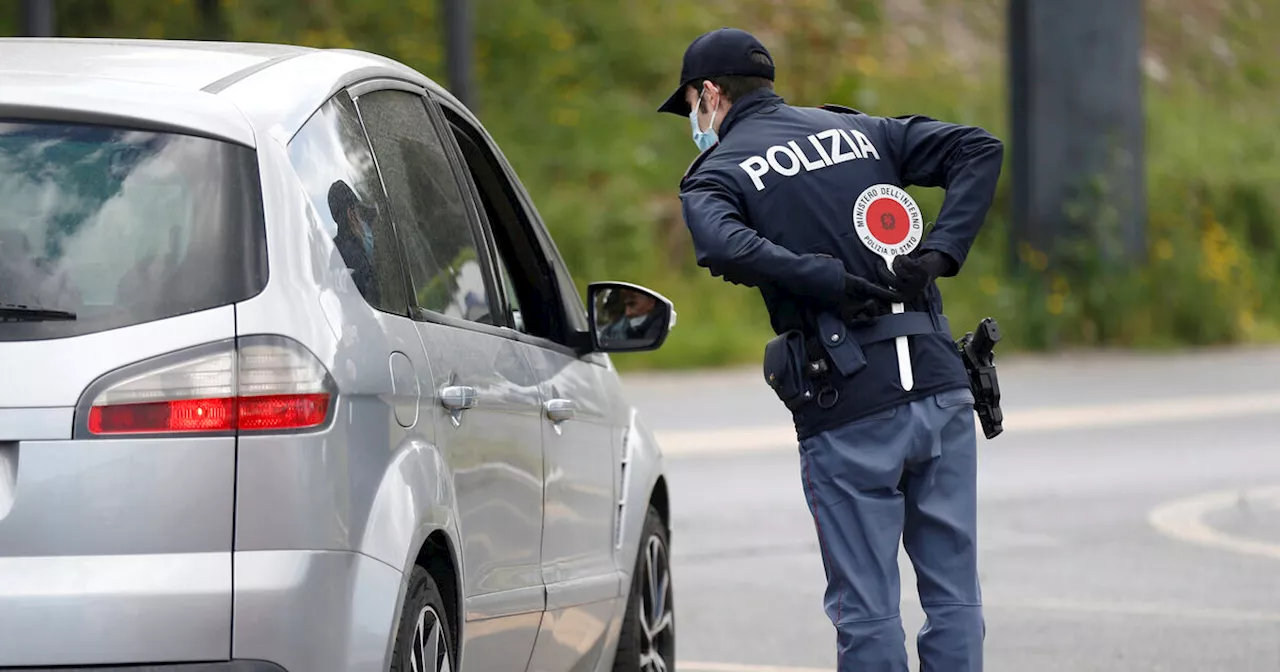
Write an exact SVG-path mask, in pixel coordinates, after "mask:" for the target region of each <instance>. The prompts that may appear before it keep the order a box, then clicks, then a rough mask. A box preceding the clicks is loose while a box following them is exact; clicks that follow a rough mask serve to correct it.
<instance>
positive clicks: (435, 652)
mask: <svg viewBox="0 0 1280 672" xmlns="http://www.w3.org/2000/svg"><path fill="white" fill-rule="evenodd" d="M409 666H410V669H411V670H412V671H413V672H452V668H451V667H450V665H449V646H448V641H447V640H446V638H445V633H444V623H442V622H441V621H440V614H437V613H436V610H435V609H433V608H431V607H430V606H427V607H423V609H422V611H420V612H418V622H417V624H416V625H415V626H414V628H413V642H412V644H411V646H410V649H409Z"/></svg>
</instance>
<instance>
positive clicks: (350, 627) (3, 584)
mask: <svg viewBox="0 0 1280 672" xmlns="http://www.w3.org/2000/svg"><path fill="white" fill-rule="evenodd" d="M6 572H7V575H6ZM233 575H234V581H233V579H232V576H233ZM0 577H5V578H2V579H0V672H19V671H23V672H37V671H39V672H45V671H46V670H47V672H79V671H80V670H84V672H111V671H113V670H118V671H119V672H144V671H146V672H168V671H172V672H386V670H387V662H386V661H387V656H388V654H389V651H390V648H391V645H392V643H393V641H394V635H393V630H394V628H395V624H396V623H397V618H396V617H397V613H398V611H397V610H398V608H399V600H400V595H401V590H402V583H403V575H402V574H401V573H400V571H399V570H398V569H395V568H393V567H391V566H390V565H387V564H385V563H382V562H379V561H377V560H374V559H373V558H370V557H369V556H367V555H363V554H361V553H353V552H346V551H242V552H237V553H234V554H233V553H222V554H192V555H168V556H101V557H79V558H0ZM193 577H195V578H193ZM233 585H234V590H233ZM69 642H70V643H71V646H68V643H69ZM219 658H221V659H223V661H222V662H192V663H186V662H175V661H209V660H218V659H219ZM228 658H229V659H231V660H229V661H228V660H226V659H228ZM157 661H165V662H164V663H163V664H161V663H159V662H157ZM50 665H54V666H57V667H49V666H50Z"/></svg>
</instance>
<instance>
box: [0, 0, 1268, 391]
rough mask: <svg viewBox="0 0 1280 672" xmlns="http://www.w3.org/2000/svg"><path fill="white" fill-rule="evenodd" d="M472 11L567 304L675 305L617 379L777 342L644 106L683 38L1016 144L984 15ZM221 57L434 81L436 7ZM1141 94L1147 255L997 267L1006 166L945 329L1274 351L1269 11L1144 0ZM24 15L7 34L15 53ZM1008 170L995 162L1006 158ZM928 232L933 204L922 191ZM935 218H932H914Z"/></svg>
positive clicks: (253, 20) (116, 18) (495, 125)
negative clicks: (578, 300)
mask: <svg viewBox="0 0 1280 672" xmlns="http://www.w3.org/2000/svg"><path fill="white" fill-rule="evenodd" d="M194 5H195V3H194V2H191V1H190V0H172V1H164V2H157V1H151V2H134V1H132V0H130V1H129V2H124V1H120V0H116V1H114V2H104V1H102V0H59V2H58V3H57V11H58V23H59V25H60V28H61V30H62V32H63V33H64V34H69V35H82V36H95V37H110V36H119V37H167V38H185V37H199V36H201V35H203V34H204V33H202V28H201V26H200V24H199V22H198V21H197V19H196V13H195V11H194V9H193V7H194ZM884 5H885V6H887V7H889V8H891V9H883V8H882V6H881V3H873V2H862V1H858V0H734V1H733V2H727V1H724V0H708V1H707V2H699V3H690V2H687V1H684V0H681V1H679V2H677V1H674V0H643V1H641V2H618V3H609V2H587V1H586V0H555V1H550V0H477V2H475V8H474V17H475V19H474V25H475V29H476V43H475V44H476V67H477V70H476V83H477V85H478V86H477V88H478V90H479V100H478V105H477V107H478V111H479V114H480V116H481V118H482V119H483V120H484V122H485V124H486V126H487V127H488V129H489V131H490V132H491V133H492V134H493V135H494V137H495V139H496V140H497V141H498V143H500V144H501V145H502V147H503V149H504V151H505V152H506V153H507V156H508V158H509V159H510V160H511V161H512V163H513V164H514V166H515V168H516V170H517V171H518V172H519V173H520V175H521V176H522V179H523V180H524V182H525V184H526V186H527V187H528V188H529V190H530V191H531V192H532V194H533V196H534V198H535V200H536V202H537V203H538V205H539V209H540V212H541V214H542V216H543V218H544V219H545V220H546V222H547V224H548V226H549V227H550V228H551V230H552V233H553V235H554V236H555V237H556V239H557V241H558V242H559V245H560V248H561V251H562V252H563V253H564V254H565V256H566V258H567V260H568V263H569V265H570V267H571V270H572V271H573V273H574V275H575V277H576V278H577V279H578V281H579V283H580V284H581V286H582V288H585V285H586V283H587V282H588V281H590V280H597V279H625V280H630V281H635V282H640V283H642V284H645V285H648V286H650V287H652V288H654V289H656V290H658V291H660V292H662V293H664V294H666V295H667V296H668V297H670V298H671V299H672V300H674V301H675V303H676V305H677V309H678V311H679V317H680V319H679V326H678V327H677V329H676V331H674V332H673V333H672V337H671V338H670V339H669V340H668V342H667V345H666V346H665V347H664V348H663V349H662V350H660V351H658V352H654V353H644V354H640V355H629V356H622V357H618V358H617V361H618V362H619V365H620V366H623V367H626V368H637V367H664V368H678V367H701V366H716V365H732V364H744V363H745V364H754V363H756V362H758V361H759V356H760V352H761V348H762V346H763V343H764V340H765V339H767V338H768V337H769V336H770V333H769V332H768V321H767V319H766V317H765V314H764V311H763V307H762V305H761V302H760V299H759V295H758V294H757V293H756V292H755V291H754V290H750V289H746V288H743V287H738V286H734V285H730V284H728V283H726V282H723V281H722V280H719V279H716V278H711V277H710V276H709V275H708V274H707V272H706V271H705V270H704V269H700V268H697V267H696V265H695V263H694V258H693V252H692V250H691V248H690V245H689V242H688V234H687V232H686V230H685V228H684V224H683V222H682V220H681V218H680V210H679V202H678V199H677V197H676V190H677V184H678V181H679V179H680V176H681V174H682V173H683V171H684V169H685V168H686V166H687V165H688V163H689V162H690V161H691V160H692V159H693V158H694V156H695V154H696V148H695V147H694V146H693V143H692V142H691V141H690V138H689V125H688V122H687V121H686V120H683V119H679V118H676V117H672V116H671V115H659V114H657V113H655V112H654V110H655V108H656V107H657V106H658V104H659V103H660V102H661V101H662V99H663V98H664V96H666V95H667V94H668V93H669V92H670V90H671V88H672V86H673V85H674V83H675V82H674V80H675V78H676V77H677V75H678V73H679V68H680V58H681V55H682V53H683V50H684V47H685V46H686V45H687V44H688V42H689V40H691V39H692V38H693V37H695V36H696V35H698V34H699V33H701V32H703V31H704V30H707V29H710V28H714V27H720V26H723V25H733V26H737V27H741V28H744V29H746V30H750V31H752V32H754V33H756V34H757V35H759V36H760V37H761V38H762V39H763V40H764V41H765V43H766V44H767V45H769V46H770V48H771V49H772V51H773V52H774V55H775V58H776V60H777V62H778V64H779V76H778V82H777V87H778V89H779V92H780V93H781V94H782V95H783V96H784V97H785V98H786V99H787V100H788V101H790V102H792V103H795V104H806V105H807V104H820V103H824V102H832V103H840V104H845V105H850V106H853V107H857V108H859V109H862V110H864V111H867V112H870V113H875V114H884V115H894V114H905V113H910V112H919V113H923V114H928V115H930V116H934V117H939V118H946V119H952V120H958V121H961V122H965V123H973V124H978V125H982V126H985V127H987V128H989V129H991V130H992V131H993V132H995V133H996V134H998V135H999V136H1000V137H1002V138H1008V128H1009V124H1008V120H1007V102H1006V101H1007V94H1006V89H1005V72H1006V71H1005V64H1004V60H1003V53H1002V50H1003V44H1004V30H1003V25H1002V24H1003V18H1004V2H1003V1H999V0H963V1H962V0H932V1H931V0H895V1H894V2H892V3H884ZM223 7H224V12H225V19H226V23H225V31H226V32H225V33H224V34H225V35H226V36H227V37H229V38H230V39H236V40H253V41H273V42H277V41H278V42H293V43H301V44H307V45H312V46H317V47H345V48H357V49H365V50H370V51H375V52H379V53H383V54H386V55H388V56H391V57H394V58H397V59H400V60H403V61H404V62H406V63H408V64H410V65H412V66H414V67H416V68H419V69H421V70H422V71H424V72H426V73H427V74H428V75H431V76H433V77H435V78H437V80H438V81H441V82H442V83H447V78H446V74H445V62H444V57H443V53H444V50H443V42H442V40H441V34H440V32H441V31H440V17H439V16H438V12H439V3H438V2H436V1H435V0H422V1H419V2H390V1H389V0H358V1H356V0H312V1H310V2H295V1H293V0H223ZM1146 8H1147V9H1146V11H1147V14H1148V24H1147V26H1146V40H1147V54H1146V58H1145V61H1144V69H1145V72H1146V74H1147V77H1146V79H1145V82H1144V85H1145V87H1146V89H1145V99H1146V109H1147V117H1148V129H1147V137H1146V147H1147V154H1146V161H1147V202H1148V218H1149V221H1148V236H1147V238H1148V243H1149V250H1148V252H1149V255H1148V256H1149V260H1148V262H1147V263H1146V264H1144V265H1141V266H1137V267H1134V266H1131V265H1128V264H1116V263H1108V262H1104V261H1102V260H1103V259H1106V258H1108V255H1107V254H1100V252H1105V251H1107V250H1110V249H1112V248H1113V247H1114V246H1115V245H1117V244H1118V242H1116V235H1115V232H1114V230H1113V229H1112V227H1111V222H1110V221H1109V219H1108V217H1107V213H1106V212H1105V211H1101V212H1094V213H1092V214H1091V215H1089V216H1088V217H1086V219H1087V221H1089V222H1090V223H1091V226H1092V228H1093V230H1094V231H1093V233H1094V236H1093V238H1092V239H1091V240H1088V241H1082V242H1081V243H1080V244H1078V245H1077V246H1075V248H1074V251H1073V259H1074V261H1075V263H1074V264H1073V267H1074V268H1075V269H1076V270H1075V271H1074V272H1073V273H1072V274H1071V275H1070V276H1069V277H1068V276H1067V275H1058V274H1056V273H1054V272H1052V271H1051V270H1050V269H1048V268H1047V267H1046V265H1045V257H1044V254H1043V253H1042V252H1041V251H1037V250H1030V249H1024V250H1017V251H1015V252H1016V253H1017V255H1018V256H1019V257H1020V258H1021V259H1022V260H1023V261H1024V262H1025V264H1026V269H1027V272H1025V273H1023V274H1016V273H1014V272H1013V269H1011V268H1010V267H1009V265H1008V263H1007V261H1008V259H1009V258H1010V257H1011V256H1013V255H1011V254H1009V253H1008V252H1009V251H1008V250H1007V249H1006V244H1005V231H1006V225H1007V220H1008V216H1009V201H1010V191H1009V181H1008V177H1009V175H1008V169H1007V167H1006V174H1005V178H1006V179H1005V180H1004V181H1003V183H1002V185H1001V188H1000V192H999V195H998V197H997V202H996V205H995V208H994V210H993V212H992V213H991V216H990V218H989V220H988V224H987V228H986V230H985V232H984V233H983V234H982V236H981V238H980V239H979V241H978V243H977V245H976V247H975V250H974V252H973V253H972V255H971V256H970V258H969V261H968V264H967V266H966V267H965V269H964V271H963V273H962V274H961V275H960V276H959V277H957V278H954V279H946V280H943V281H941V283H942V289H943V294H944V296H945V298H946V302H947V312H948V314H949V315H950V317H951V320H952V324H953V327H954V328H955V329H957V330H965V329H969V328H972V325H973V324H976V322H977V320H979V319H981V318H982V317H985V316H988V315H990V316H994V317H996V318H997V319H998V320H999V321H1000V323H1001V326H1002V329H1003V331H1004V334H1005V342H1004V343H1002V345H1001V349H1002V351H1003V352H1009V351H1013V350H1027V349H1044V348H1064V347H1096V346H1120V347H1177V346H1192V345H1207V344H1228V343H1245V342H1259V341H1272V340H1280V291H1278V290H1280V214H1278V213H1280V211H1278V209H1277V206H1278V205H1280V161H1277V145H1278V144H1280V126H1277V124H1276V119H1275V114H1276V113H1275V101H1276V100H1277V99H1278V96H1277V94H1280V70H1277V69H1276V68H1275V67H1274V65H1273V64H1274V63H1276V62H1277V60H1276V59H1277V58H1280V47H1277V42H1276V41H1275V40H1274V39H1272V37H1271V36H1272V35H1274V33H1275V32H1276V29H1277V28H1280V4H1277V3H1274V2H1267V1H1264V0H1220V1H1214V0H1148V2H1146ZM15 28H16V17H10V16H4V17H0V32H4V33H8V34H12V33H13V32H14V31H15ZM1007 155H1008V152H1006V156H1007ZM913 193H914V195H915V196H916V198H917V200H919V201H920V203H921V206H922V208H923V209H924V211H925V213H926V217H930V218H931V217H932V215H933V214H935V213H936V212H937V210H938V207H939V205H940V203H941V199H942V193H941V191H940V190H936V189H932V190H920V189H916V190H913ZM928 221H932V220H931V219H929V220H928Z"/></svg>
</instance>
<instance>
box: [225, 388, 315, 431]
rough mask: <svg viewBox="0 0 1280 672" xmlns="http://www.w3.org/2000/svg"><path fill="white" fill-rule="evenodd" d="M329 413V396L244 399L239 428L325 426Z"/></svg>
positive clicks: (241, 405) (307, 395) (241, 404)
mask: <svg viewBox="0 0 1280 672" xmlns="http://www.w3.org/2000/svg"><path fill="white" fill-rule="evenodd" d="M328 412H329V395H327V394H294V395H278V396H272V397H241V398H240V408H239V413H238V420H239V422H238V423H237V428H238V429H243V430H255V429H257V430H261V429H305V428H307V427H315V426H318V425H321V424H324V419H325V416H326V415H328Z"/></svg>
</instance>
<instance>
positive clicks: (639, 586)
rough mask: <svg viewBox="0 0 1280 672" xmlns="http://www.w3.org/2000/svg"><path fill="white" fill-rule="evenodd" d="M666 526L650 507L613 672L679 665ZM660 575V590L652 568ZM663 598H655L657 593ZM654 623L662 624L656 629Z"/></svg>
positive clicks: (655, 671) (666, 671)
mask: <svg viewBox="0 0 1280 672" xmlns="http://www.w3.org/2000/svg"><path fill="white" fill-rule="evenodd" d="M668 539H669V537H668V534H667V529H666V526H664V525H663V524H662V518H661V516H659V515H658V511H657V510H656V509H654V508H653V507H652V506H651V507H649V512H648V515H647V516H645V521H644V530H643V532H642V533H641V536H640V548H639V551H638V552H637V553H636V564H635V571H634V572H633V573H632V576H631V593H630V595H629V596H628V597H627V611H626V615H625V616H624V617H623V619H622V632H621V634H620V635H619V638H618V651H617V654H616V655H615V657H614V661H613V670H614V672H671V671H672V670H675V666H676V621H675V597H674V590H673V588H672V582H671V551H670V549H671V547H670V544H669V543H668ZM651 568H652V569H655V570H656V571H655V572H653V574H652V575H653V576H656V577H658V581H657V584H658V585H660V586H662V589H661V590H660V591H655V590H654V587H655V586H654V584H653V582H651V581H650V576H651V574H650V571H649V570H650V569H651ZM656 594H660V595H661V599H660V600H656V603H655V599H654V598H655V595H656ZM654 625H659V626H662V627H658V628H654V627H653V626H654Z"/></svg>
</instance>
